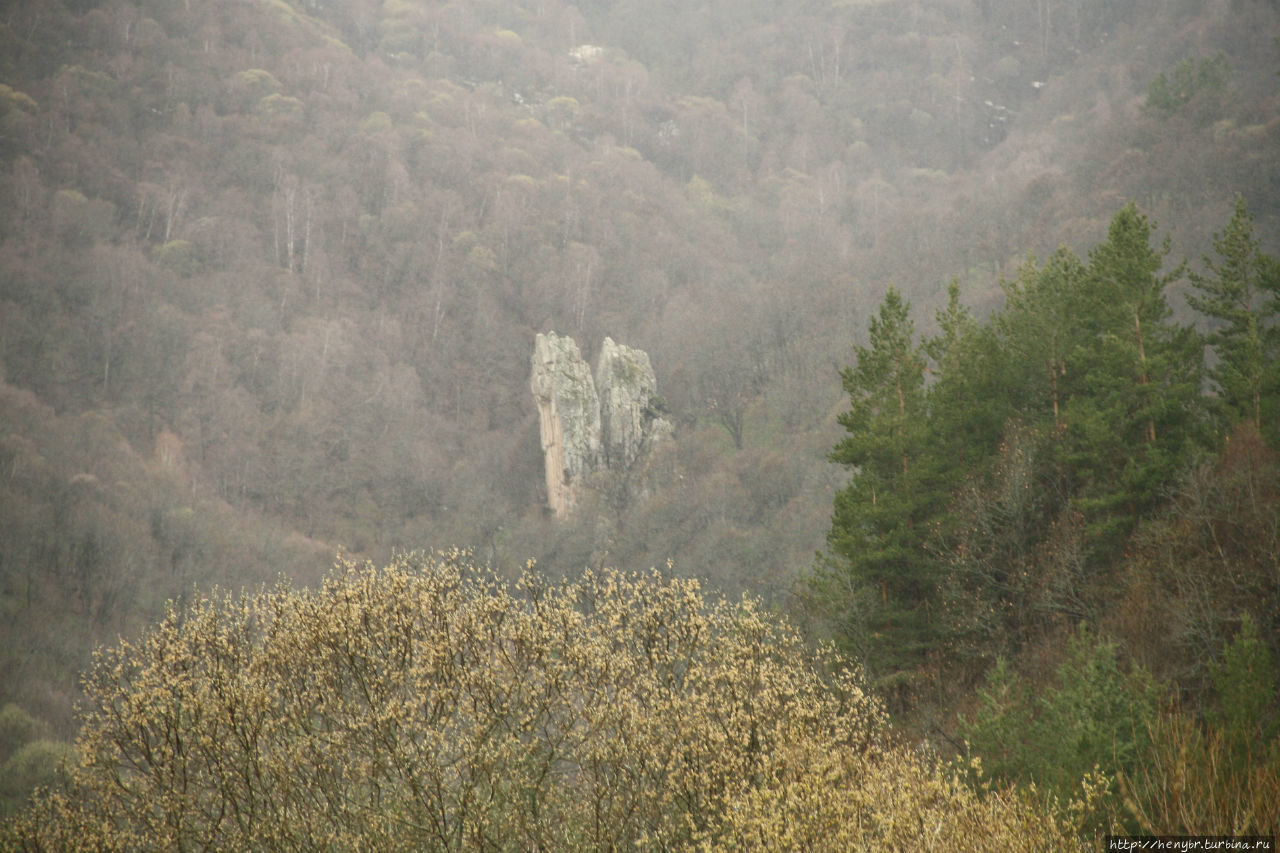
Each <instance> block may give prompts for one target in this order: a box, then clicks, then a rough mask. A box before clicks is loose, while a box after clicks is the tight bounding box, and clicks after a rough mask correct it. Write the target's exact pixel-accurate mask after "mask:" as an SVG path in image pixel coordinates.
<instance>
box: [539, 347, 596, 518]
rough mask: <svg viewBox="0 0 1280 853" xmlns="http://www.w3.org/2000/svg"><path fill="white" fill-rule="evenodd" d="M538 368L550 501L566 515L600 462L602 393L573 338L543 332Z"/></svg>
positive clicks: (558, 514)
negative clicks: (585, 480)
mask: <svg viewBox="0 0 1280 853" xmlns="http://www.w3.org/2000/svg"><path fill="white" fill-rule="evenodd" d="M532 368H533V372H532V375H531V377H530V379H529V386H530V388H531V389H532V391H533V397H534V400H536V401H537V404H538V422H539V427H540V429H541V433H542V455H543V458H544V459H545V461H546V475H547V502H548V503H549V504H550V505H551V509H552V511H553V512H555V514H556V516H558V517H564V516H566V515H568V514H569V511H570V509H571V508H572V507H573V505H574V503H575V502H576V497H577V495H576V493H577V487H578V485H579V484H580V483H581V482H582V479H583V478H584V477H585V476H586V475H587V474H589V473H590V472H591V471H593V470H595V469H596V468H597V467H598V466H599V464H600V460H601V456H600V398H599V396H598V395H597V394H596V388H595V383H594V382H593V381H592V379H591V368H590V367H588V366H587V363H586V362H585V361H583V360H582V354H581V353H580V352H579V351H578V345H577V344H576V343H575V342H574V340H573V338H567V337H566V338H561V337H559V336H557V335H556V334H555V332H549V333H547V334H545V335H542V334H540V335H538V337H537V338H536V339H535V340H534V345H533V359H532Z"/></svg>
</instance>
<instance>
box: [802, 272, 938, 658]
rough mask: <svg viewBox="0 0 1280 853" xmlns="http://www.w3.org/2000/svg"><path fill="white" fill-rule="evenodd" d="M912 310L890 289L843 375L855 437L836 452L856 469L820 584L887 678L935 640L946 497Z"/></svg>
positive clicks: (841, 497)
mask: <svg viewBox="0 0 1280 853" xmlns="http://www.w3.org/2000/svg"><path fill="white" fill-rule="evenodd" d="M909 310H910V306H909V304H908V303H907V302H906V301H904V300H903V299H902V297H901V295H900V294H899V293H898V292H897V290H894V289H891V290H890V291H889V292H888V294H887V295H886V296H885V299H884V302H883V303H882V305H881V306H880V311H879V313H878V315H877V316H876V317H874V318H872V320H871V324H870V338H871V341H870V346H867V347H861V346H860V347H856V348H855V353H856V356H857V361H856V363H855V364H854V366H853V367H850V368H846V369H845V370H844V371H842V373H841V378H842V380H843V383H844V388H845V391H846V392H848V394H849V401H850V409H849V411H847V412H845V413H843V414H842V415H841V416H840V418H839V422H840V425H841V426H843V427H844V428H845V429H846V430H847V431H848V435H847V436H846V437H845V438H844V439H843V440H842V441H841V442H840V443H839V444H837V445H836V447H835V449H834V450H833V451H832V453H831V457H830V458H831V460H832V461H834V462H838V463H841V464H843V465H845V466H847V467H848V468H849V469H850V470H851V472H852V475H851V477H850V480H849V483H848V485H847V486H845V488H844V489H842V490H841V491H840V492H839V493H837V495H836V497H835V503H834V510H833V514H832V519H831V530H830V532H829V533H828V536H827V545H828V549H829V554H828V555H826V557H825V559H823V560H822V561H821V564H820V566H819V567H818V572H817V575H816V577H815V578H814V589H813V591H814V592H815V594H816V595H818V596H819V597H822V598H825V599H826V601H825V602H823V603H824V605H825V607H826V609H827V610H828V612H831V613H833V614H834V615H835V616H836V619H837V622H838V628H837V630H838V632H839V633H840V635H841V639H842V640H843V642H844V643H845V645H846V646H848V647H850V648H851V649H852V650H853V651H855V652H857V653H859V654H861V655H862V656H863V657H864V658H865V659H866V660H867V663H868V665H869V666H870V668H871V669H872V671H873V673H874V675H875V676H876V677H878V678H879V679H881V680H882V683H885V682H887V681H889V680H892V679H894V678H895V677H897V676H900V675H901V674H902V673H903V672H904V671H906V670H908V669H910V668H911V667H912V666H913V665H915V664H916V663H918V662H919V661H920V660H922V658H923V656H924V654H925V653H927V651H928V650H929V649H930V648H931V647H932V644H933V641H934V639H935V635H936V627H935V624H934V620H933V602H934V600H935V598H936V590H935V579H934V577H933V573H932V570H931V566H932V561H931V560H930V558H929V557H928V556H927V553H926V548H925V545H926V542H927V540H928V538H929V536H930V523H931V521H932V520H933V519H934V518H935V517H936V516H937V515H938V514H939V513H940V512H941V511H942V509H943V507H944V506H945V501H946V497H947V490H946V488H945V484H944V483H943V482H942V481H941V480H940V476H941V472H940V468H939V465H938V460H937V458H936V454H931V453H930V452H929V446H928V440H927V439H928V434H929V433H928V429H927V423H926V417H927V411H926V394H925V357H924V352H923V348H922V346H921V345H920V344H919V343H917V342H916V341H915V335H914V325H913V323H912V322H911V319H910V317H909Z"/></svg>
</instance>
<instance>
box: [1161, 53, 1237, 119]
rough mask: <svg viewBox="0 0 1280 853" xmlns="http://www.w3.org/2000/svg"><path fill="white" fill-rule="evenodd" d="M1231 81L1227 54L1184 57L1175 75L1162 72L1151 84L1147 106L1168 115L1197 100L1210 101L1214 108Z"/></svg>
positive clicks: (1165, 115) (1211, 107)
mask: <svg viewBox="0 0 1280 853" xmlns="http://www.w3.org/2000/svg"><path fill="white" fill-rule="evenodd" d="M1228 81H1229V68H1228V66H1227V58H1226V56H1224V55H1223V54H1221V53H1219V54H1217V55H1216V56H1211V57H1201V58H1199V59H1196V58H1194V57H1191V58H1187V59H1184V60H1183V61H1182V62H1179V63H1178V65H1177V67H1175V68H1174V69H1173V72H1172V74H1166V73H1165V72H1163V71H1162V72H1161V73H1159V74H1157V75H1156V76H1155V77H1154V78H1153V79H1152V81H1151V82H1150V83H1149V84H1148V85H1147V109H1148V110H1150V111H1152V112H1154V113H1156V114H1158V115H1161V116H1164V117H1168V116H1171V115H1173V114H1175V113H1178V112H1181V111H1183V110H1184V109H1187V108H1188V107H1189V106H1190V105H1191V104H1192V103H1193V102H1201V103H1202V104H1205V103H1206V102H1207V106H1208V108H1209V109H1210V110H1213V108H1214V107H1216V106H1217V105H1218V102H1220V100H1221V99H1222V97H1223V96H1224V95H1226V93H1227V83H1228ZM1202 109H1203V107H1202Z"/></svg>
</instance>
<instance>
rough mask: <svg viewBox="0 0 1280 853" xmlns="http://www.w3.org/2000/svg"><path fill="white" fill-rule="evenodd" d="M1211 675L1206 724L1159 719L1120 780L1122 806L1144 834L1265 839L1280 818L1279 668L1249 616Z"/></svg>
mask: <svg viewBox="0 0 1280 853" xmlns="http://www.w3.org/2000/svg"><path fill="white" fill-rule="evenodd" d="M1210 670H1211V674H1212V678H1213V685H1214V690H1215V692H1216V693H1217V698H1218V704H1217V705H1216V706H1215V707H1213V708H1211V709H1210V711H1209V713H1208V714H1207V715H1206V719H1205V721H1204V722H1203V723H1200V722H1198V721H1196V720H1195V719H1194V718H1192V717H1191V716H1190V715H1189V714H1187V713H1185V712H1181V711H1177V710H1169V711H1165V712H1163V713H1161V714H1159V715H1158V716H1157V717H1155V718H1153V719H1152V720H1150V721H1149V723H1148V726H1147V735H1148V739H1149V746H1148V748H1147V750H1146V752H1145V753H1144V754H1142V755H1140V756H1139V760H1138V761H1136V762H1134V764H1133V766H1132V767H1131V769H1129V770H1127V771H1125V772H1124V773H1123V774H1122V775H1121V777H1120V783H1121V789H1122V791H1123V793H1124V803H1125V806H1126V808H1127V810H1128V812H1129V814H1130V815H1132V816H1133V817H1134V818H1135V819H1136V820H1137V821H1138V823H1139V825H1140V826H1141V827H1142V828H1143V829H1144V830H1145V831H1148V832H1154V831H1157V829H1156V828H1157V827H1158V828H1159V829H1158V831H1160V832H1170V833H1180V834H1190V833H1206V832H1211V831H1219V830H1215V829H1213V828H1214V827H1219V828H1224V827H1225V828H1228V829H1229V830H1230V831H1231V832H1232V833H1233V834H1236V835H1245V834H1265V833H1267V832H1271V831H1272V830H1274V828H1275V826H1276V825H1277V824H1276V822H1277V820H1280V727H1278V726H1277V725H1276V716H1275V715H1276V691H1277V686H1278V685H1277V677H1276V668H1275V665H1274V663H1273V662H1272V657H1271V652H1270V650H1269V649H1268V647H1267V646H1266V644H1264V643H1263V642H1262V641H1261V639H1260V638H1259V636H1258V630H1257V626H1256V625H1255V623H1254V621H1253V618H1252V617H1251V616H1250V615H1249V614H1248V613H1247V612H1246V613H1245V614H1244V615H1242V616H1241V619H1240V628H1239V630H1238V631H1237V632H1236V635H1235V637H1234V638H1232V640H1231V641H1230V642H1229V643H1227V644H1226V646H1225V647H1224V648H1223V649H1222V660H1221V662H1219V663H1217V664H1213V665H1211V666H1210Z"/></svg>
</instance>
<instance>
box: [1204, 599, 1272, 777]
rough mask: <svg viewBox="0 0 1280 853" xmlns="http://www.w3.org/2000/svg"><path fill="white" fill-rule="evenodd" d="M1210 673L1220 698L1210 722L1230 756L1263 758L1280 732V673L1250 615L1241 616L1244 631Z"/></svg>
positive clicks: (1212, 666)
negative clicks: (1279, 705) (1279, 696)
mask: <svg viewBox="0 0 1280 853" xmlns="http://www.w3.org/2000/svg"><path fill="white" fill-rule="evenodd" d="M1209 674H1210V677H1211V678H1212V680H1213V689H1214V692H1215V693H1216V694H1217V697H1218V704H1217V707H1216V708H1214V709H1212V712H1211V713H1210V714H1209V720H1210V722H1212V723H1214V724H1215V725H1217V726H1218V727H1219V729H1220V730H1221V731H1222V737H1223V739H1224V740H1225V742H1226V744H1227V745H1228V748H1229V750H1230V751H1231V753H1232V754H1234V755H1235V756H1236V760H1237V761H1241V762H1245V761H1248V760H1249V759H1250V758H1251V757H1255V756H1259V755H1264V754H1265V753H1266V751H1267V749H1268V748H1269V747H1270V746H1271V745H1272V741H1273V739H1274V738H1275V737H1276V734H1277V732H1280V717H1277V710H1278V709H1277V707H1276V693H1277V688H1278V687H1280V673H1278V672H1277V670H1276V666H1275V663H1274V661H1273V660H1272V657H1271V650H1270V649H1269V648H1268V647H1267V645H1266V644H1265V643H1264V642H1262V640H1261V639H1260V638H1259V636H1258V626H1257V624H1256V623H1255V622H1254V619H1253V616H1252V614H1250V613H1249V612H1248V611H1245V612H1244V613H1243V614H1241V616H1240V629H1239V630H1238V631H1237V632H1236V635H1235V637H1233V638H1232V640H1231V642H1230V643H1229V644H1228V645H1227V646H1226V648H1224V649H1223V650H1222V660H1221V662H1219V663H1217V664H1210V667H1209Z"/></svg>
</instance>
